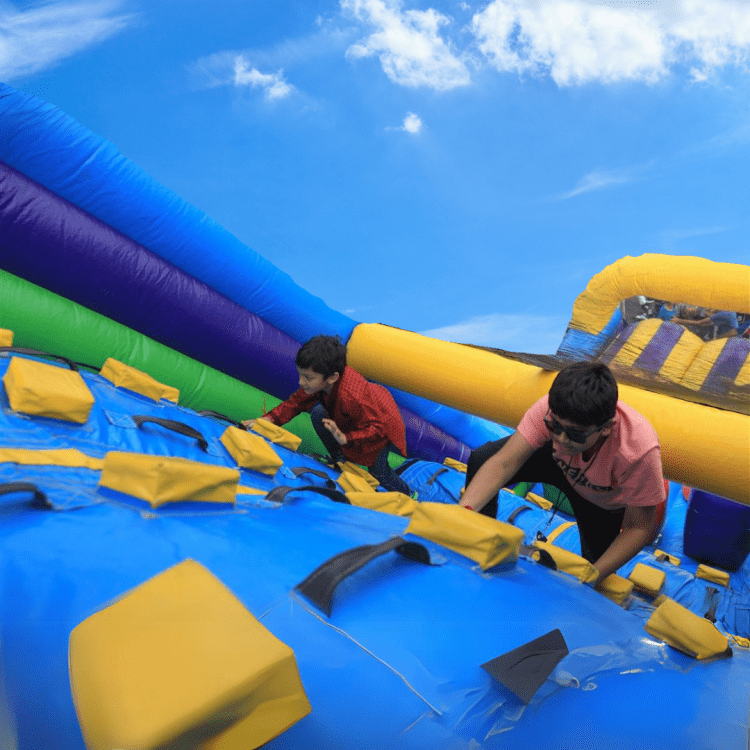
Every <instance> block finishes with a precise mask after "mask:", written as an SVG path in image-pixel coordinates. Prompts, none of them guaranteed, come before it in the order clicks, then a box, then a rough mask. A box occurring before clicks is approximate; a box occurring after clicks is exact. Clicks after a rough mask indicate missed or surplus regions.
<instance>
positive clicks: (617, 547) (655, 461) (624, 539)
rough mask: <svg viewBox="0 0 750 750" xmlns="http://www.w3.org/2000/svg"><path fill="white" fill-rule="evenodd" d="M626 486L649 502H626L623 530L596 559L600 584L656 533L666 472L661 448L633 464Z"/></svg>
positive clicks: (630, 495)
mask: <svg viewBox="0 0 750 750" xmlns="http://www.w3.org/2000/svg"><path fill="white" fill-rule="evenodd" d="M622 482H623V489H624V491H625V492H627V494H628V496H629V497H630V498H631V499H635V500H637V501H638V502H648V503H650V504H649V505H626V506H625V514H624V516H623V519H622V526H621V530H620V533H619V534H618V535H617V537H615V539H614V540H613V541H612V544H610V545H609V547H608V548H607V549H606V551H605V552H604V554H603V555H602V556H601V557H600V558H599V559H598V560H597V561H596V562H595V563H594V567H595V568H596V569H597V572H598V573H599V575H598V577H597V579H596V581H595V583H594V586H595V587H597V586H599V585H600V584H601V582H602V581H603V580H604V579H605V578H606V577H607V576H608V575H609V574H610V573H614V572H615V571H616V570H617V569H618V568H619V567H621V566H622V565H624V564H625V563H626V562H628V560H630V559H631V558H633V557H634V556H635V555H637V554H638V553H639V552H640V551H641V550H642V549H643V548H644V547H645V546H646V545H647V544H648V543H649V542H650V541H651V540H652V539H653V537H654V534H655V532H656V525H657V512H656V510H657V508H658V507H659V505H660V504H661V503H662V502H663V501H664V497H665V492H664V472H663V469H662V465H661V452H660V450H659V449H658V448H654V449H653V450H650V451H649V452H648V453H646V454H645V455H644V456H643V457H642V458H641V459H640V460H639V461H637V462H636V463H635V464H633V466H632V467H631V468H630V470H629V472H628V473H627V475H626V476H625V477H623V479H622ZM654 501H656V502H654Z"/></svg>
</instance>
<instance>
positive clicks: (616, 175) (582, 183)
mask: <svg viewBox="0 0 750 750" xmlns="http://www.w3.org/2000/svg"><path fill="white" fill-rule="evenodd" d="M633 179H634V178H633V176H632V173H628V172H618V171H616V170H611V171H606V170H603V169H595V170H593V171H592V172H589V173H588V174H586V175H584V176H583V177H581V179H580V180H578V184H577V185H576V186H575V187H574V188H573V189H572V190H571V191H570V192H567V193H564V194H563V195H561V196H560V198H562V199H565V198H573V197H575V196H576V195H581V193H589V192H591V191H592V190H601V189H602V188H607V187H611V186H612V185H622V184H623V183H626V182H632V180H633Z"/></svg>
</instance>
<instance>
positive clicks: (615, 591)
mask: <svg viewBox="0 0 750 750" xmlns="http://www.w3.org/2000/svg"><path fill="white" fill-rule="evenodd" d="M599 590H600V591H601V592H602V594H604V596H606V597H607V599H611V600H612V601H613V602H615V604H622V603H623V602H624V601H625V600H626V599H627V598H628V597H629V596H630V594H631V593H632V592H633V582H632V581H629V580H628V579H627V578H623V577H622V576H618V575H617V573H612V574H611V575H608V576H607V577H606V578H605V579H604V580H603V581H602V583H601V585H600V587H599Z"/></svg>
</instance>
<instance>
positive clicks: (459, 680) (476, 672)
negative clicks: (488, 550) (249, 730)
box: [0, 354, 750, 750]
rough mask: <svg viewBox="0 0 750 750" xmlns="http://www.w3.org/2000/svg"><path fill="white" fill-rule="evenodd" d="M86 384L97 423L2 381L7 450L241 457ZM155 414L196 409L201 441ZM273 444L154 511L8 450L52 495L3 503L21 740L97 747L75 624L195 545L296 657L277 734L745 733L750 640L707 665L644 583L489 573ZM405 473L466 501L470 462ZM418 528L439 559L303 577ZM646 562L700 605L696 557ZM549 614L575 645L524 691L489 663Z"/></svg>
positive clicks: (683, 740) (580, 741)
mask: <svg viewBox="0 0 750 750" xmlns="http://www.w3.org/2000/svg"><path fill="white" fill-rule="evenodd" d="M12 356H16V357H18V356H21V357H24V356H25V355H20V354H16V355H12ZM9 361H10V356H9V354H4V355H2V357H0V377H2V376H4V374H5V372H6V370H7V367H8V363H9ZM50 366H53V367H56V366H58V365H50ZM59 366H60V367H61V368H62V367H64V365H59ZM82 377H83V379H84V381H85V383H86V385H87V386H88V388H89V390H90V391H91V393H92V394H93V395H94V397H95V404H94V406H93V408H92V411H91V413H90V415H89V418H88V419H87V420H86V422H85V424H80V425H79V424H73V423H67V422H64V421H62V420H58V419H50V418H44V417H32V416H28V415H25V414H21V413H18V412H15V411H14V410H13V409H11V407H10V404H9V402H8V400H7V396H6V395H5V394H3V395H2V413H1V415H0V421H1V422H2V431H0V451H1V450H4V449H10V448H12V449H19V448H24V449H26V450H28V451H36V452H39V451H51V450H55V449H61V448H67V449H76V450H77V451H79V452H80V454H81V455H84V456H88V457H91V458H92V459H96V458H102V457H104V456H105V455H106V454H107V452H108V451H112V450H115V451H131V452H135V453H151V454H156V455H160V456H179V457H184V458H189V459H191V460H194V461H200V462H202V463H208V464H213V465H220V466H227V467H236V464H235V461H234V459H232V457H231V456H230V455H229V453H228V452H227V450H226V449H225V448H224V446H223V445H222V443H221V441H220V438H221V436H222V434H223V432H224V430H225V429H226V427H227V424H226V422H225V421H223V420H221V419H217V418H211V417H202V416H200V415H198V414H196V413H195V412H192V411H190V410H189V409H185V408H183V407H180V406H177V405H175V404H172V403H169V402H167V401H164V400H161V401H159V402H154V401H152V400H151V399H148V398H146V397H142V396H139V395H137V394H134V393H132V392H130V391H127V390H124V389H121V388H115V387H114V386H113V385H112V383H110V382H109V381H107V380H105V379H104V378H102V377H101V376H99V375H97V374H94V373H88V372H83V373H82ZM139 417H146V418H147V419H146V420H141V419H139ZM151 418H154V419H159V420H170V421H171V422H177V423H181V424H183V425H186V426H187V427H188V428H190V429H192V430H193V431H195V434H197V435H198V436H199V437H198V438H196V437H195V435H193V434H192V433H191V434H183V433H180V432H175V431H174V430H173V429H167V428H165V427H164V426H163V424H161V423H159V422H155V421H149V419H151ZM202 446H204V447H202ZM273 447H274V449H275V451H276V452H277V454H278V455H279V457H280V458H282V459H283V461H284V464H283V466H282V467H281V468H280V469H279V470H278V471H277V472H276V473H275V475H274V476H272V477H271V476H267V475H264V474H260V473H258V472H256V471H252V470H246V469H241V470H240V475H241V478H240V485H241V487H244V488H253V489H256V490H259V491H261V494H259V495H249V494H244V493H243V492H242V491H241V492H239V493H238V494H237V496H236V502H235V504H234V505H226V506H216V505H213V504H210V503H200V502H187V503H174V504H167V505H164V506H161V507H160V508H156V509H154V508H151V507H150V506H149V505H148V504H147V503H145V502H144V501H143V500H140V499H139V498H137V497H132V496H130V495H128V494H123V493H119V492H114V491H113V490H108V489H106V488H102V487H99V486H98V481H99V477H100V471H99V470H97V469H94V468H85V467H81V466H74V467H67V466H43V465H35V464H34V461H33V459H28V458H26V459H19V458H16V461H15V462H13V461H10V462H9V461H7V456H6V461H5V462H2V463H0V481H2V482H3V483H9V482H19V481H24V482H31V483H33V485H35V487H36V488H37V490H39V491H41V492H42V493H43V494H44V496H45V497H46V499H47V507H44V508H42V507H35V505H38V503H36V504H35V503H34V502H33V500H34V498H33V496H32V494H31V493H28V492H27V493H26V494H24V492H16V493H13V494H9V495H4V496H0V497H1V498H2V500H1V501H0V502H1V503H2V505H1V506H0V507H2V521H1V522H0V581H1V582H2V585H0V643H1V644H2V651H1V652H0V653H1V654H2V658H3V662H4V665H3V668H4V680H5V692H6V694H7V699H8V702H9V704H10V708H11V714H12V716H13V721H14V724H15V731H16V733H17V743H18V747H19V748H29V749H31V748H34V750H41V749H44V748H49V749H50V750H52V748H56V749H59V748H71V749H75V750H82V748H83V747H84V743H83V738H82V736H81V730H80V728H79V725H78V720H77V716H76V711H75V707H74V703H73V699H72V696H71V691H70V684H69V678H68V657H67V644H68V638H69V636H70V633H71V631H72V630H73V628H75V627H76V626H77V625H78V624H79V623H81V622H82V621H84V620H85V619H86V618H87V617H89V616H90V615H92V614H93V613H94V612H96V611H97V610H98V609H100V608H102V607H104V606H106V605H108V604H109V603H110V602H112V601H113V600H114V599H116V598H118V597H120V596H122V595H123V594H124V593H126V592H128V591H129V590H131V589H132V588H134V587H135V586H138V585H139V584H141V583H143V582H144V581H146V580H148V579H149V578H151V577H153V576H154V575H156V574H158V573H159V572H161V571H163V570H165V569H166V568H168V567H170V566H172V565H174V564H176V563H178V562H181V561H183V560H185V559H194V560H197V561H199V562H200V563H202V564H203V565H204V566H205V567H206V568H208V569H209V570H210V571H211V572H212V573H214V575H216V576H217V577H218V578H219V579H220V580H221V581H222V582H224V583H225V584H226V586H228V587H229V589H230V590H231V591H232V592H234V594H235V595H236V596H237V597H238V598H239V599H240V601H241V602H242V604H243V605H244V606H245V607H247V609H248V610H249V611H250V612H251V613H252V614H253V615H254V616H255V617H256V618H257V619H258V620H259V621H260V622H261V623H262V624H263V625H264V626H265V627H266V628H268V629H269V630H270V631H271V632H272V633H273V634H274V635H275V636H276V637H277V638H279V639H281V640H282V641H283V642H284V643H286V644H287V645H288V646H290V647H291V648H292V649H293V650H294V654H295V658H296V660H297V664H298V667H299V671H300V677H301V680H302V684H303V686H304V689H305V691H306V693H307V696H308V698H309V700H310V703H311V705H312V708H313V710H312V713H311V714H310V715H309V716H307V717H305V718H304V719H302V720H301V721H299V722H298V723H297V724H295V725H294V726H292V727H291V728H290V729H288V730H287V731H286V732H285V733H283V734H282V735H280V736H278V737H277V738H276V739H275V740H273V741H272V742H271V743H269V745H268V747H272V748H330V747H342V748H357V750H359V749H360V748H362V749H368V750H369V749H370V748H372V750H375V748H383V747H392V748H414V749H415V750H416V749H417V748H424V747H435V748H466V749H469V748H526V747H528V745H529V744H530V743H533V745H534V746H536V747H540V748H550V750H552V748H560V747H562V746H564V747H569V746H588V747H602V748H632V747H651V746H653V747H663V748H674V749H675V750H678V748H679V749H680V750H684V748H709V747H721V748H723V749H727V750H734V749H735V748H736V750H740V748H744V747H745V743H746V738H747V696H748V689H749V688H750V653H748V652H747V651H746V650H745V649H743V648H741V647H738V646H737V645H735V646H734V654H733V656H732V657H731V658H722V659H715V660H712V661H708V662H696V661H695V660H694V659H693V658H691V657H689V656H686V655H684V654H682V653H680V652H679V651H677V650H675V649H672V648H670V647H668V646H666V645H665V644H664V643H661V642H660V641H659V640H658V639H655V638H653V637H652V636H650V635H649V634H648V633H646V631H645V630H644V623H645V621H646V619H647V618H648V617H649V616H650V614H651V613H652V612H653V610H654V603H653V601H652V600H651V599H649V598H648V597H644V596H631V597H630V599H629V600H628V602H626V604H625V606H624V607H621V606H618V605H616V604H614V603H613V602H611V601H609V600H608V599H606V598H604V597H603V596H602V595H600V594H598V593H596V592H595V591H593V590H592V589H591V588H590V587H589V586H586V585H583V584H581V583H580V582H579V581H578V580H577V579H576V578H574V577H572V576H570V575H568V574H566V573H563V572H559V571H558V572H556V571H553V570H550V569H548V568H546V567H544V566H543V565H540V564H539V563H538V562H535V561H534V560H532V559H531V558H530V557H528V556H526V555H522V556H521V557H520V559H518V561H517V562H515V563H508V564H504V565H500V566H498V567H496V568H494V569H490V570H487V571H482V570H481V569H480V568H479V567H478V566H477V565H476V564H475V563H473V562H472V561H471V560H469V559H468V558H466V557H463V556H462V555H461V554H458V553H457V552H454V551H452V550H450V549H448V548H446V547H444V546H441V545H439V544H436V543H434V542H430V541H429V540H425V539H422V538H419V537H414V536H411V535H409V534H406V529H407V526H408V524H409V519H408V518H403V517H399V516H394V515H389V514H386V513H381V512H376V511H373V510H368V509H366V508H362V507H355V506H352V505H348V504H346V503H345V502H335V501H334V500H336V499H338V500H340V501H343V500H344V499H345V498H344V496H343V494H341V492H340V488H339V487H338V485H336V484H335V483H336V482H337V480H338V479H339V474H338V472H337V471H334V470H332V469H329V468H328V467H326V466H324V465H322V464H320V463H318V462H317V461H315V460H314V459H312V458H309V457H307V456H303V455H298V454H297V453H295V452H293V451H290V450H287V449H285V448H281V447H279V446H278V445H275V446H273ZM300 470H302V471H300ZM403 473H404V476H405V477H408V479H409V481H410V482H412V483H413V484H414V485H415V486H417V487H418V488H419V492H420V498H423V499H425V500H429V501H432V502H443V503H454V502H456V500H457V498H458V494H459V492H460V487H461V485H462V478H463V475H462V474H461V473H460V471H458V470H456V469H453V468H449V467H446V466H441V465H439V464H435V463H431V462H424V461H415V462H412V463H409V464H407V465H405V467H404V469H403ZM332 485H333V486H335V487H336V488H337V491H336V492H335V493H334V494H333V495H331V493H330V487H331V486H332ZM279 487H287V488H291V489H290V491H289V492H288V493H287V494H286V495H285V497H284V498H283V500H282V501H281V502H277V501H274V500H272V499H270V498H271V497H273V495H270V496H269V495H267V494H266V493H269V492H270V491H271V490H273V489H274V488H279ZM311 487H312V489H311ZM316 488H317V489H320V488H323V490H326V488H328V490H327V491H328V494H319V492H317V491H316ZM680 497H681V488H679V487H677V486H674V487H673V489H672V493H671V497H670V514H669V518H668V520H667V523H666V525H665V528H664V531H663V533H662V536H661V538H660V539H659V540H658V541H657V544H658V545H659V546H660V547H661V548H662V549H663V550H664V551H666V552H669V553H670V554H681V550H680V549H679V546H680V544H679V541H680V540H679V539H678V534H677V527H679V525H680V523H681V520H682V519H684V513H685V506H686V503H685V501H684V499H683V500H680ZM518 508H527V509H526V510H523V511H522V512H518ZM514 512H515V516H514V518H513V523H514V524H515V525H516V526H517V527H518V528H521V529H522V530H523V531H524V534H525V538H526V541H527V542H531V541H532V540H533V538H534V537H535V535H536V532H537V531H544V532H545V533H546V534H548V535H549V534H551V533H552V532H553V531H555V530H556V529H559V528H561V527H562V525H563V524H566V523H568V521H569V519H567V518H565V517H564V516H562V515H561V514H559V513H558V514H557V515H556V516H555V517H554V518H553V517H552V516H551V513H550V512H549V511H544V510H541V509H540V508H539V507H538V506H536V505H535V504H534V503H533V502H531V501H524V500H523V499H522V498H519V497H516V496H515V495H513V494H511V493H509V492H504V493H502V502H501V508H500V513H499V516H498V517H499V518H500V519H508V518H509V517H510V516H511V515H512V514H513V513H514ZM405 534H406V536H405V538H406V539H407V540H411V541H416V542H419V543H420V544H422V545H423V546H424V547H425V548H426V550H427V551H428V553H429V564H424V563H419V562H415V561H413V560H409V559H406V558H403V557H401V556H399V555H398V554H396V553H395V552H390V553H388V554H386V555H383V556H382V557H380V558H378V559H376V560H374V561H373V562H371V563H369V564H368V565H367V566H365V567H363V568H362V569H360V570H358V571H357V572H355V573H354V574H352V575H351V576H349V577H348V578H347V579H346V580H344V581H343V582H342V583H341V584H340V585H339V586H338V587H337V588H336V590H335V594H334V595H333V598H332V601H331V611H330V614H326V613H325V612H324V611H321V610H320V609H319V608H318V607H316V606H315V604H313V603H311V602H310V601H308V600H307V599H305V598H304V597H303V596H301V595H300V594H299V593H297V592H296V591H295V587H296V586H298V585H299V584H300V583H301V582H302V581H303V580H304V579H305V578H306V577H307V576H308V575H309V574H310V573H311V572H312V571H313V570H315V569H316V568H317V567H318V566H320V565H321V564H323V563H324V562H325V561H326V560H329V559H330V558H331V557H332V556H334V555H337V554H339V553H341V552H343V551H346V550H349V549H352V548H354V547H358V546H360V545H364V544H368V545H373V544H380V543H383V542H386V541H388V540H390V539H393V538H394V537H403V536H404V535H405ZM576 537H577V535H576V534H575V529H572V530H568V531H564V532H563V533H561V534H560V535H559V536H558V538H557V539H556V540H555V543H556V544H557V545H559V546H561V547H563V548H566V547H567V548H569V549H571V550H573V551H575V548H576V544H577V538H576ZM636 562H646V563H647V564H649V565H650V566H652V567H655V568H657V569H660V570H664V571H665V572H666V574H667V580H666V583H665V587H664V593H665V594H667V595H668V596H669V597H670V598H673V599H675V600H676V601H678V602H680V603H682V604H683V605H684V606H686V607H688V608H689V609H691V610H693V611H695V612H696V613H700V614H703V611H704V610H703V608H705V606H706V600H707V591H708V584H707V582H706V581H703V580H700V579H697V578H696V577H695V564H693V562H692V561H690V560H688V559H684V556H683V564H682V565H681V566H680V567H676V566H674V565H671V564H670V563H668V562H665V561H661V562H660V561H659V560H657V559H656V558H655V556H654V549H653V548H652V549H649V550H644V551H643V552H642V553H640V555H639V557H638V558H636V560H633V561H632V562H631V564H629V566H628V569H627V570H623V571H621V573H622V574H623V575H627V574H628V573H629V569H632V567H633V566H634V565H635V564H636ZM747 576H748V569H747V566H744V567H743V568H742V569H741V570H739V571H737V572H736V573H733V574H732V577H731V584H730V586H729V587H728V588H727V589H726V590H725V591H724V592H722V593H721V595H720V597H719V600H718V606H717V607H716V608H715V613H716V617H717V622H718V624H719V625H720V627H721V629H722V630H724V631H726V632H732V633H735V634H736V635H745V636H748V635H750V633H748V629H749V628H748V623H747V620H746V617H747V611H748V603H749V602H750V597H748V594H747V591H748V588H747V584H748V578H747ZM555 628H557V629H559V630H560V632H561V633H562V636H563V638H564V639H565V643H566V644H567V648H568V650H569V653H568V654H567V656H565V658H563V659H562V661H560V662H559V664H558V665H557V666H556V668H555V669H554V670H553V671H552V672H551V673H550V675H549V676H548V677H547V679H545V680H544V681H543V684H542V685H541V687H540V688H539V690H538V691H537V692H536V693H535V695H534V696H533V698H532V699H531V701H530V702H529V703H528V705H526V704H524V703H523V702H522V701H521V700H519V699H518V698H517V697H516V696H515V695H514V694H513V693H512V692H511V691H510V690H509V689H508V688H507V687H505V686H504V685H503V684H501V683H499V682H497V681H496V680H494V679H493V678H492V677H491V676H490V674H488V673H487V671H485V670H484V669H482V665H483V664H484V663H486V662H488V661H490V660H492V659H494V658H495V657H497V656H499V655H501V654H503V653H505V652H507V651H510V650H512V649H514V648H517V647H519V646H522V645H523V644H525V643H528V642H529V641H531V640H533V639H535V638H538V637H540V636H543V635H544V634H546V633H548V632H550V631H551V630H553V629H555ZM655 695H665V696H669V699H668V700H663V701H662V700H659V701H655V700H654V699H653V697H654V696H655ZM40 717H44V719H43V720H40ZM709 717H710V720H708V719H709Z"/></svg>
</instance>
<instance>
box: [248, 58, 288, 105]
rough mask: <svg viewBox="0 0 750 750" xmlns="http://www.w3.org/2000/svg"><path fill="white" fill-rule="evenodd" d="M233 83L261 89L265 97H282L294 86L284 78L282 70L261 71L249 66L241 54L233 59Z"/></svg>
mask: <svg viewBox="0 0 750 750" xmlns="http://www.w3.org/2000/svg"><path fill="white" fill-rule="evenodd" d="M234 83H235V85H236V86H250V87H251V88H254V89H263V92H264V94H265V96H266V98H267V99H283V98H284V97H285V96H289V94H291V93H292V91H294V86H292V85H291V84H290V83H287V82H286V81H285V80H284V71H283V70H279V72H278V73H261V72H260V71H259V70H258V69H257V68H250V63H248V61H247V60H246V59H245V58H244V57H243V56H242V55H238V56H237V57H236V58H235V59H234Z"/></svg>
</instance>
